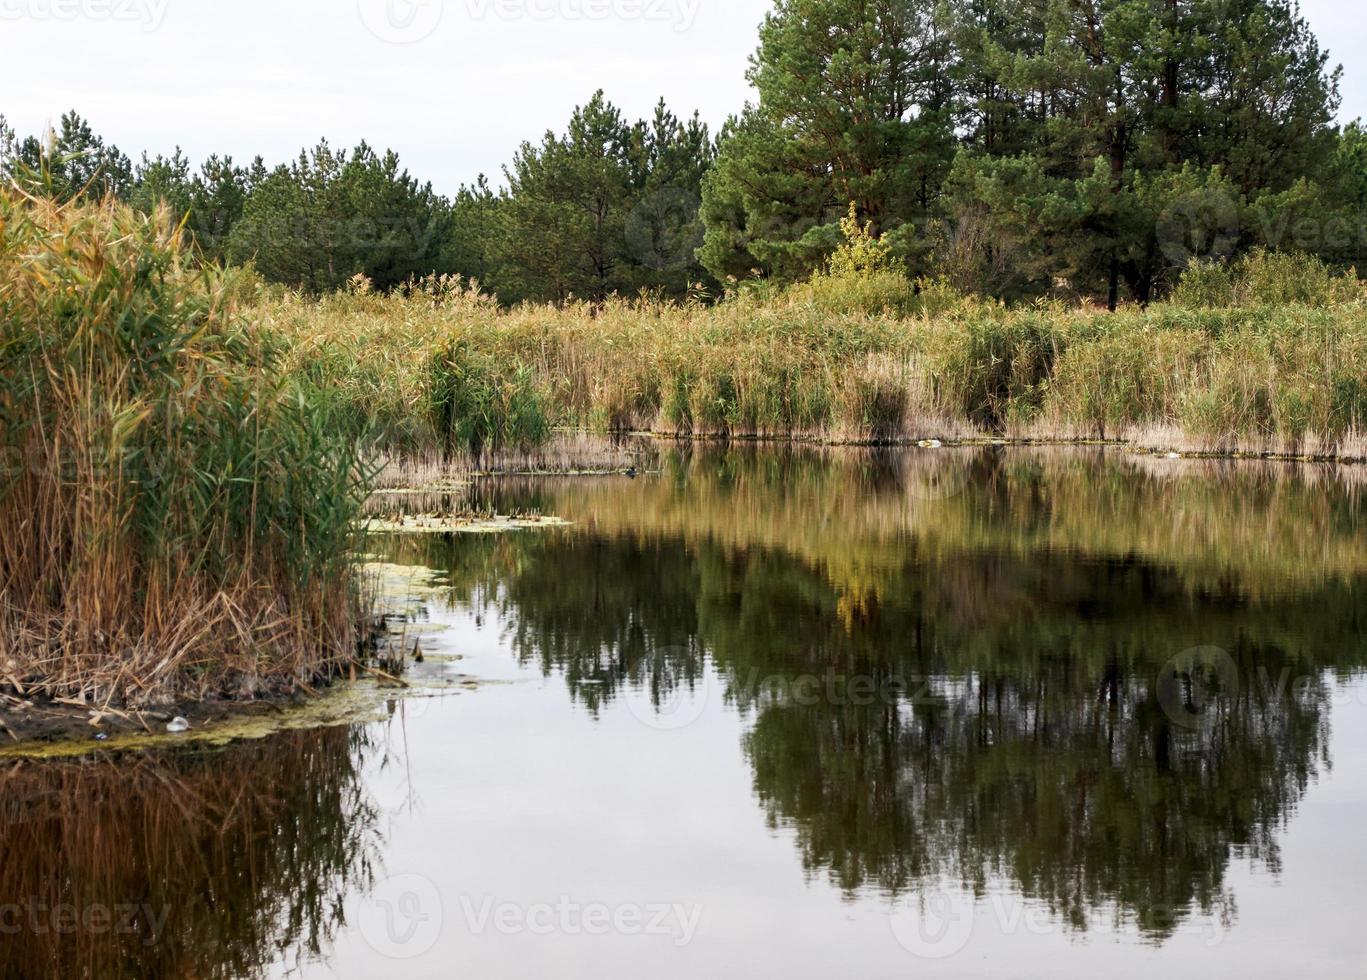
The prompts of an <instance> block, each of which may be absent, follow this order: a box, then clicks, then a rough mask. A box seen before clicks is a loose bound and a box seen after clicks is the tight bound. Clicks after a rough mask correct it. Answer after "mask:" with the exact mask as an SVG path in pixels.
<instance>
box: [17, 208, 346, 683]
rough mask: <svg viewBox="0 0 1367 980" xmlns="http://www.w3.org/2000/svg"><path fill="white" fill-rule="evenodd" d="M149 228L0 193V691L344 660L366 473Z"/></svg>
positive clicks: (151, 222) (262, 678) (310, 676)
mask: <svg viewBox="0 0 1367 980" xmlns="http://www.w3.org/2000/svg"><path fill="white" fill-rule="evenodd" d="M237 292H238V291H237V289H236V281H235V278H234V276H232V275H228V274H224V273H220V272H216V271H213V270H205V269H203V268H201V267H200V266H198V265H197V264H196V263H195V262H193V261H192V259H191V258H190V257H189V256H188V255H187V254H186V251H185V249H184V248H183V247H182V241H181V236H180V232H179V230H178V229H177V228H176V227H175V226H174V224H173V223H172V222H171V221H170V220H169V216H168V215H167V214H166V213H165V212H162V213H160V214H158V215H156V216H153V217H146V216H142V215H139V214H137V213H135V212H134V211H132V210H131V209H128V208H126V207H123V206H121V205H118V204H114V203H106V204H101V205H92V206H83V207H74V206H67V207H58V206H56V205H54V204H52V203H50V202H46V201H37V200H31V199H28V198H25V197H22V196H20V195H18V194H15V193H10V192H5V193H0V453H3V459H2V460H0V462H2V463H3V468H2V469H0V643H3V653H0V684H4V685H7V686H11V687H13V688H18V689H20V690H23V691H26V692H33V691H38V692H42V693H46V694H50V695H54V696H65V697H76V698H80V697H84V698H86V699H88V700H98V701H99V702H100V703H101V704H104V703H109V702H147V701H156V700H161V699H165V698H169V697H175V696H200V695H204V694H209V693H218V692H222V693H231V694H257V693H261V692H263V691H267V690H277V689H282V688H292V687H294V686H296V685H300V684H303V685H307V684H309V683H310V682H311V681H312V680H314V679H316V678H318V677H319V676H320V675H325V674H327V673H328V672H329V671H330V670H331V669H332V668H333V667H334V666H335V665H336V664H338V663H340V662H341V661H343V660H345V659H349V658H350V657H351V656H353V655H354V652H355V645H356V626H357V623H358V612H359V606H358V602H357V595H356V587H355V583H354V576H353V571H352V566H351V551H352V549H353V546H354V543H355V542H354V539H353V535H354V533H355V532H354V526H355V517H356V515H357V513H358V510H359V507H360V505H361V503H362V501H363V499H364V489H365V488H364V479H363V478H364V476H365V474H364V473H363V470H362V461H361V459H360V457H359V456H358V451H357V448H356V442H355V440H354V439H352V438H351V436H350V430H349V428H348V427H347V426H346V425H345V424H343V422H342V420H341V419H340V417H339V409H338V407H337V404H336V403H337V399H336V397H335V396H333V395H328V394H325V393H322V392H320V391H319V390H318V389H317V388H316V387H315V386H313V385H311V384H309V383H307V382H306V381H305V380H303V379H302V378H300V377H298V376H290V375H288V374H286V373H285V372H283V371H282V370H281V368H280V363H281V354H282V351H283V347H282V345H281V344H280V343H279V342H278V341H276V340H275V339H273V338H272V336H271V335H270V334H269V333H267V332H265V331H263V330H261V329H258V328H257V327H256V326H254V325H253V323H252V322H251V321H250V320H249V319H248V318H246V317H244V316H242V315H241V313H240V312H239V310H238V309H237V308H236V298H235V297H236V295H237Z"/></svg>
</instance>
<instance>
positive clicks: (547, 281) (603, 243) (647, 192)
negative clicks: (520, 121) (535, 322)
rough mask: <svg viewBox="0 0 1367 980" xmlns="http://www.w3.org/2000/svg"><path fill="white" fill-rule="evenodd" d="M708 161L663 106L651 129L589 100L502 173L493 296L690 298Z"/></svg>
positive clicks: (703, 133) (707, 141)
mask: <svg viewBox="0 0 1367 980" xmlns="http://www.w3.org/2000/svg"><path fill="white" fill-rule="evenodd" d="M712 152H713V149H712V141H711V138H710V137H709V135H708V131H707V127H706V126H705V125H703V123H702V122H701V121H700V120H699V118H698V117H697V116H694V117H693V118H692V119H691V120H688V121H683V120H680V119H678V118H677V117H676V116H674V115H673V113H671V112H669V110H668V109H666V107H665V105H664V103H663V102H661V103H660V104H659V105H658V106H657V107H656V110H655V116H654V118H653V120H652V121H650V122H649V123H647V122H645V121H640V122H637V123H634V124H632V123H628V121H627V120H626V119H625V118H624V117H623V115H622V113H621V111H620V110H618V109H617V108H616V107H615V106H614V105H612V103H610V102H609V101H607V99H606V98H605V97H604V95H603V93H602V92H598V93H596V94H595V95H594V97H593V98H592V99H591V100H590V101H589V102H588V103H587V104H586V105H584V106H582V107H579V108H577V109H576V110H575V112H574V115H573V117H572V118H571V119H570V123H569V127H568V129H567V130H566V132H565V134H564V135H563V136H560V135H557V134H555V133H549V132H548V133H547V134H546V135H545V136H544V138H543V139H542V141H541V143H540V144H539V145H533V144H531V143H524V144H522V147H521V148H520V149H519V150H518V152H517V154H516V155H515V156H514V158H513V162H512V163H511V164H510V165H509V166H508V167H507V168H506V170H505V176H506V177H507V181H508V188H507V191H506V193H504V194H503V195H501V196H500V197H499V198H498V201H497V209H496V212H495V213H496V216H497V217H496V222H497V225H496V227H497V235H496V240H495V243H494V245H493V248H492V253H493V255H494V256H495V261H496V263H498V265H497V268H496V270H495V271H494V273H493V282H494V284H495V288H496V289H497V290H498V292H499V294H500V296H501V297H502V298H503V299H505V300H506V301H508V302H517V301H521V300H524V299H530V300H540V301H549V302H556V303H564V302H566V301H567V300H569V299H570V298H572V297H577V298H580V299H590V300H603V299H606V298H607V297H608V296H610V295H612V294H613V293H618V294H621V295H630V294H633V293H635V292H637V291H639V290H652V291H655V290H658V291H662V292H663V293H665V294H666V295H670V296H673V297H675V298H680V299H681V298H683V297H685V296H686V295H688V293H689V291H690V289H691V288H692V286H693V284H694V283H695V282H699V281H702V280H703V279H704V278H706V274H705V272H704V271H703V270H702V269H701V268H700V267H699V266H698V264H697V261H696V259H695V258H694V251H695V250H696V248H697V246H698V245H699V244H700V243H701V235H702V231H701V226H700V224H699V221H698V206H699V195H700V191H699V185H700V183H701V181H702V176H703V174H704V172H706V170H707V168H708V166H709V165H710V163H711V160H712ZM460 271H462V272H464V273H465V274H467V275H473V274H475V273H474V270H470V269H462V270H460Z"/></svg>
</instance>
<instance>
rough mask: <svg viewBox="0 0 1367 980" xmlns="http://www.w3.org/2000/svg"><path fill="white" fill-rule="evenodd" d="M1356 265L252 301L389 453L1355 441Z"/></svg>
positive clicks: (1290, 260)
mask: <svg viewBox="0 0 1367 980" xmlns="http://www.w3.org/2000/svg"><path fill="white" fill-rule="evenodd" d="M1365 311H1367V307H1365V306H1364V304H1363V294H1362V290H1361V288H1360V286H1359V285H1358V283H1357V280H1356V278H1355V277H1352V276H1351V275H1349V276H1340V275H1336V274H1334V273H1332V272H1331V271H1330V270H1328V269H1327V268H1325V267H1324V266H1323V265H1322V264H1320V263H1318V262H1317V261H1315V260H1313V259H1300V258H1296V257H1288V256H1274V255H1265V254H1261V253H1259V254H1255V255H1253V256H1251V257H1249V258H1248V259H1246V260H1244V261H1242V262H1240V263H1236V264H1234V265H1231V266H1197V267H1195V268H1194V269H1193V271H1192V272H1191V273H1190V274H1189V276H1188V279H1187V280H1186V281H1185V282H1184V284H1183V287H1182V289H1180V290H1179V291H1178V294H1177V296H1176V297H1175V298H1174V300H1173V301H1172V302H1170V303H1167V304H1160V305H1155V306H1152V307H1149V308H1147V309H1141V308H1138V307H1134V308H1128V309H1123V310H1122V311H1121V312H1120V313H1118V314H1116V315H1109V314H1106V313H1104V312H1102V311H1100V310H1096V309H1092V308H1088V307H1077V306H1069V305H1065V304H1063V303H1041V304H1037V305H1035V306H1030V307H1024V308H1015V309H1007V308H1005V307H1003V306H1001V305H999V304H995V303H990V302H986V301H981V300H973V299H969V298H964V297H958V296H955V295H954V294H953V293H952V292H951V291H950V290H948V289H947V288H946V287H944V286H942V285H939V284H936V283H927V282H919V283H911V282H909V281H907V280H906V279H904V278H900V277H898V276H894V275H891V274H890V273H888V272H887V271H886V270H882V269H873V270H862V271H861V270H860V269H854V270H843V271H842V270H836V269H832V270H828V271H826V272H823V273H822V274H820V275H818V276H817V277H815V278H814V279H813V280H811V281H810V282H808V283H803V284H800V285H798V286H795V287H792V288H789V289H787V290H775V289H772V288H766V287H764V286H763V285H762V284H760V285H753V286H746V287H744V288H740V289H738V290H737V291H736V292H735V295H733V296H731V297H729V298H728V299H726V300H725V301H723V302H721V303H719V304H717V305H714V306H706V305H703V304H700V303H685V304H669V303H662V302H657V301H655V300H653V299H651V298H649V297H640V298H637V299H634V300H626V299H615V300H610V301H608V302H606V303H600V304H585V303H579V304H569V305H567V306H564V307H549V306H530V305H526V306H520V307H516V308H513V309H510V310H503V309H500V308H499V307H498V306H497V304H495V303H494V302H493V301H492V300H491V299H490V298H489V297H487V296H484V295H482V294H481V293H480V292H479V290H478V289H477V288H475V287H473V286H472V285H469V284H461V283H458V282H453V281H450V280H443V281H432V282H427V283H420V284H415V285H414V286H412V287H410V288H409V289H407V290H403V291H400V292H399V293H397V294H394V295H390V296H378V295H374V294H369V293H367V294H364V295H354V294H351V295H338V296H333V297H327V298H323V299H320V300H309V299H304V298H300V297H296V296H290V295H275V296H270V297H266V298H265V299H263V300H262V301H261V302H260V303H259V304H258V309H257V315H258V316H260V317H262V318H263V319H264V320H265V321H266V322H268V323H270V324H272V325H274V326H275V327H277V328H278V329H279V330H280V332H281V333H282V334H284V335H286V336H289V337H292V338H294V346H293V350H292V352H291V353H290V354H289V355H288V358H289V360H290V362H291V363H292V364H295V365H297V366H298V367H299V369H300V370H303V371H304V372H305V373H306V375H307V376H308V377H309V378H310V380H311V381H313V382H314V383H317V384H320V385H324V386H326V387H328V388H330V389H333V390H336V391H338V392H340V393H341V398H342V400H343V401H344V402H345V403H346V404H347V405H349V406H351V411H352V412H353V413H354V414H355V415H356V416H357V418H359V419H364V420H366V421H367V422H368V423H369V426H370V427H369V429H368V433H369V438H370V439H371V440H372V441H373V444H375V445H376V446H378V447H379V448H380V449H382V450H383V451H384V452H385V453H386V454H387V455H388V456H390V457H392V458H399V459H403V458H409V457H416V458H429V459H430V458H435V459H439V460H442V459H444V460H445V461H446V462H448V463H449V462H451V461H452V458H453V456H456V455H462V454H463V455H465V456H474V457H476V458H479V457H483V456H488V455H497V456H498V457H499V458H500V460H502V461H503V462H504V463H507V462H508V461H509V460H510V459H512V458H515V457H518V456H523V457H526V458H531V457H532V456H533V455H535V454H536V453H537V452H539V451H541V450H543V449H544V447H545V446H546V445H547V443H548V441H550V440H551V439H552V437H553V434H554V433H555V432H557V431H560V430H565V429H569V430H580V431H587V432H595V433H599V434H603V435H608V434H612V433H623V432H653V433H656V434H659V435H665V436H670V437H676V438H718V437H719V438H729V439H780V440H799V441H817V442H831V443H864V444H881V443H899V442H911V441H916V440H920V439H927V438H941V439H944V438H951V439H954V438H964V437H987V436H1007V437H1020V438H1029V439H1045V440H1063V441H1073V440H1104V441H1125V442H1132V443H1136V444H1139V445H1143V446H1146V447H1150V448H1155V449H1163V450H1168V449H1177V450H1181V451H1190V452H1207V453H1238V452H1246V453H1264V454H1265V453H1274V454H1285V455H1313V456H1324V457H1341V458H1342V457H1352V458H1359V457H1361V456H1362V450H1363V442H1364V440H1363V436H1362V433H1363V431H1364V428H1367V426H1365V425H1364V419H1365V418H1367V380H1365V379H1367V323H1365V322H1364V312H1365Z"/></svg>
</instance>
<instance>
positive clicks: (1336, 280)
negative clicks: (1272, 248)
mask: <svg viewBox="0 0 1367 980" xmlns="http://www.w3.org/2000/svg"><path fill="white" fill-rule="evenodd" d="M1363 298H1364V297H1363V291H1362V286H1361V284H1360V283H1359V282H1358V278H1357V276H1356V275H1355V274H1351V273H1350V274H1347V275H1343V274H1339V273H1336V272H1335V271H1334V270H1332V269H1330V268H1329V266H1328V265H1326V264H1325V263H1324V262H1323V261H1322V260H1321V259H1319V258H1316V257H1315V256H1313V255H1304V254H1292V253H1276V252H1267V251H1264V250H1262V249H1256V250H1254V251H1252V252H1250V253H1249V254H1248V255H1245V256H1243V257H1242V258H1240V259H1238V260H1237V261H1235V262H1233V263H1226V262H1214V261H1211V262H1197V263H1195V264H1193V265H1192V266H1191V267H1190V268H1189V269H1188V270H1187V271H1186V273H1185V274H1183V276H1182V279H1181V282H1180V283H1179V285H1178V287H1177V289H1176V291H1175V292H1174V293H1173V303H1174V304H1175V305H1178V306H1185V307H1188V308H1191V309H1203V308H1204V309H1211V308H1217V307H1227V306H1240V307H1243V306H1267V307H1280V306H1292V305H1297V306H1320V307H1326V306H1343V305H1345V304H1355V303H1360V302H1362V300H1363Z"/></svg>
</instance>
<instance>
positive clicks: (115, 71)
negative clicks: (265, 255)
mask: <svg viewBox="0 0 1367 980" xmlns="http://www.w3.org/2000/svg"><path fill="white" fill-rule="evenodd" d="M769 6H770V2H769V0H0V114H4V115H6V116H8V117H9V119H10V121H11V123H12V124H13V125H14V126H15V128H16V129H18V130H19V131H20V132H21V133H30V132H37V131H39V130H41V129H42V128H43V127H44V126H45V125H46V124H47V122H48V121H49V120H54V119H56V118H57V117H59V116H60V114H61V113H62V112H63V111H65V110H67V109H70V108H78V109H79V110H80V111H81V112H82V113H83V114H84V115H86V116H87V117H89V118H90V119H91V121H92V122H93V124H94V126H95V128H96V129H97V130H98V131H99V132H101V133H102V134H104V135H105V136H106V137H107V138H108V139H111V140H112V141H113V142H115V143H117V144H118V145H119V146H120V147H121V148H123V149H124V151H125V152H128V153H129V154H130V155H131V156H134V157H135V158H136V157H137V155H138V154H139V153H140V152H141V150H143V149H148V150H151V151H153V152H157V151H164V152H169V151H170V150H172V149H174V147H175V146H176V145H177V144H179V145H180V146H181V147H183V148H184V149H185V151H186V152H187V153H188V154H189V156H190V157H191V158H192V159H193V160H195V161H196V162H197V161H199V160H200V159H202V158H203V157H205V156H207V155H208V154H210V153H212V152H219V153H229V154H232V155H233V156H234V157H236V158H237V159H238V160H239V161H240V162H246V161H248V160H250V159H251V157H253V156H255V155H256V154H258V153H260V154H262V155H264V156H265V157H266V159H267V162H270V163H276V162H280V161H282V160H284V159H286V158H289V157H292V156H293V155H294V154H296V153H297V152H298V151H299V149H300V148H301V147H302V146H304V145H306V144H308V145H312V144H313V143H314V142H316V141H317V139H318V138H319V137H321V136H326V137H327V138H328V139H329V140H331V141H332V142H333V143H334V145H345V146H350V145H353V144H355V143H356V142H357V141H359V140H361V139H363V138H364V139H366V140H368V141H369V142H370V143H371V144H372V145H375V146H377V147H381V148H383V147H392V148H393V149H395V150H398V151H399V154H400V156H401V157H402V158H403V161H404V163H405V164H406V165H407V166H408V168H409V169H410V170H411V171H412V172H413V173H414V174H415V175H417V176H420V177H422V178H424V179H428V180H431V181H432V182H433V183H434V184H436V186H437V188H438V189H439V190H441V191H444V192H451V191H453V190H454V189H455V188H456V187H457V186H459V185H460V184H461V183H462V182H467V181H470V180H473V179H474V177H475V176H476V175H478V174H480V173H487V174H489V175H490V177H491V178H495V179H497V177H498V176H499V174H500V168H501V166H502V164H503V163H504V162H505V161H506V160H507V159H508V158H509V157H510V156H511V154H512V152H513V151H514V150H515V149H516V147H517V145H518V144H519V143H520V142H521V141H522V140H524V139H536V138H538V137H539V136H540V134H541V133H543V132H544V131H545V130H546V129H547V128H548V127H551V128H556V129H559V128H561V127H563V125H564V123H565V121H566V120H567V119H568V117H569V114H570V112H571V110H572V109H573V107H574V106H575V105H577V104H580V103H582V102H583V101H584V100H585V99H587V98H588V97H589V96H590V95H591V94H592V93H593V91H594V90H595V89H597V88H600V87H601V88H603V89H604V90H606V92H607V94H608V97H609V98H611V99H612V100H613V101H614V102H616V103H617V104H618V105H619V106H621V107H622V108H623V109H625V110H626V111H627V113H628V114H629V115H630V116H632V117H633V118H634V117H637V116H644V115H648V114H649V113H650V111H651V108H652V106H653V105H654V103H655V102H656V100H658V99H659V98H660V97H661V96H663V97H664V98H665V99H666V101H667V102H668V103H669V105H670V107H671V108H673V109H674V110H675V111H676V112H678V113H680V114H683V113H691V112H692V111H693V110H694V109H698V110H700V111H701V112H702V115H703V117H704V119H706V120H707V121H708V122H709V123H711V124H713V125H717V124H720V123H721V122H722V121H723V120H725V118H726V116H727V115H728V114H730V113H731V112H734V111H736V110H737V109H739V108H740V106H741V105H742V104H743V103H744V101H745V99H746V98H747V96H748V94H749V90H748V87H747V85H746V83H745V68H746V59H747V56H748V55H749V54H750V53H751V51H752V50H753V49H754V47H755V41H756V28H757V26H758V25H759V23H760V21H761V20H762V19H763V16H764V12H765V11H766V10H767V9H768V8H769ZM1303 7H1304V9H1305V12H1306V14H1307V16H1308V17H1309V19H1310V22H1311V24H1312V25H1313V26H1314V28H1315V29H1316V31H1317V32H1318V34H1319V36H1320V39H1321V41H1322V42H1323V43H1324V44H1325V45H1326V46H1327V47H1328V48H1329V49H1330V51H1331V53H1332V54H1333V56H1334V59H1335V61H1341V62H1345V63H1346V64H1345V67H1346V73H1345V77H1344V84H1343V91H1344V107H1343V118H1344V120H1345V121H1346V120H1350V119H1354V118H1357V117H1358V116H1363V115H1367V55H1364V56H1363V61H1362V62H1361V63H1358V64H1354V63H1353V62H1352V60H1351V59H1353V58H1354V56H1355V54H1356V53H1357V52H1359V51H1362V50H1363V49H1364V47H1367V16H1364V13H1363V8H1362V6H1361V5H1360V3H1359V2H1358V0H1304V2H1303Z"/></svg>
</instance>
